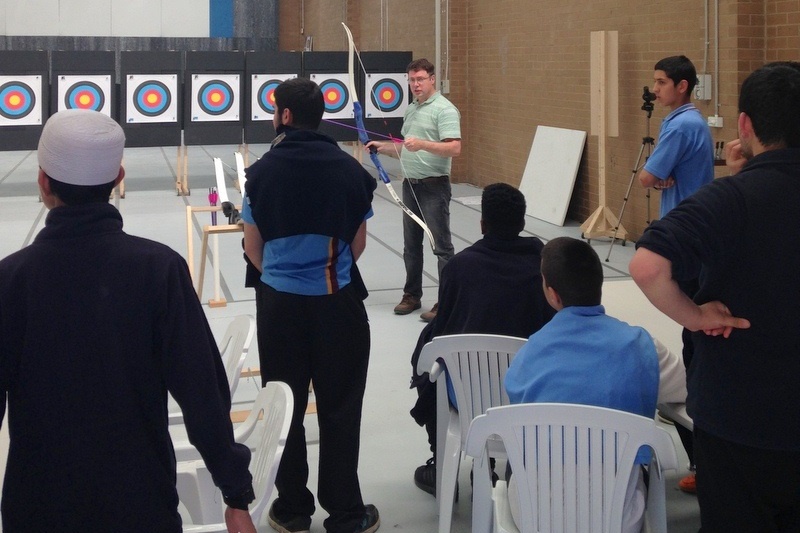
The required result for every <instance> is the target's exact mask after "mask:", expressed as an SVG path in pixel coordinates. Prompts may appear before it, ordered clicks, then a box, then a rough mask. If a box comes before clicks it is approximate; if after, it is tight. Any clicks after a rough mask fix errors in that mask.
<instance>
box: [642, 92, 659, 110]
mask: <svg viewBox="0 0 800 533" xmlns="http://www.w3.org/2000/svg"><path fill="white" fill-rule="evenodd" d="M655 99H656V94H655V93H651V92H650V89H649V88H648V87H647V85H645V86H644V91H642V100H644V104H642V111H647V113H648V115H649V114H650V112H652V111H653V101H655Z"/></svg>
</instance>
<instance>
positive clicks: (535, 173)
mask: <svg viewBox="0 0 800 533" xmlns="http://www.w3.org/2000/svg"><path fill="white" fill-rule="evenodd" d="M585 142H586V132H585V131H579V130H568V129H564V128H553V127H550V126H539V127H538V128H537V129H536V135H535V136H534V137H533V144H532V146H531V151H530V154H529V155H528V163H527V164H526V165H525V172H523V174H522V182H521V183H520V185H519V190H520V191H522V194H524V195H525V201H526V203H527V206H528V207H527V210H526V212H525V214H527V215H530V216H532V217H535V218H538V219H539V220H544V221H545V222H549V223H551V224H555V225H557V226H563V225H564V220H565V219H566V217H567V208H568V207H569V200H570V198H571V197H572V189H573V187H574V186H575V178H576V177H577V175H578V166H579V165H580V162H581V154H582V153H583V146H584V143H585Z"/></svg>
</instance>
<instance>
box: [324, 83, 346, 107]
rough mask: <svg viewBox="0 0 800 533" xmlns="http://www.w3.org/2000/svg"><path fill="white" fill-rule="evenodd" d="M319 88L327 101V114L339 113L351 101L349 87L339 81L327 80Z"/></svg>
mask: <svg viewBox="0 0 800 533" xmlns="http://www.w3.org/2000/svg"><path fill="white" fill-rule="evenodd" d="M319 88H320V90H321V91H322V98H323V99H324V101H325V112H326V113H338V112H340V111H342V110H343V109H344V108H345V107H346V106H347V103H348V102H349V101H350V99H349V96H348V95H349V94H350V93H349V91H348V90H347V86H346V85H345V84H344V83H342V82H341V81H339V80H325V81H323V82H322V83H320V84H319Z"/></svg>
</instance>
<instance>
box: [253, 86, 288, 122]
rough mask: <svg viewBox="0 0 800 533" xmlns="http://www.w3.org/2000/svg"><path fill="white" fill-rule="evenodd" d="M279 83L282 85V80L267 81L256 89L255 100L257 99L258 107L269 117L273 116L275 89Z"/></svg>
mask: <svg viewBox="0 0 800 533" xmlns="http://www.w3.org/2000/svg"><path fill="white" fill-rule="evenodd" d="M281 83H283V81H282V80H275V79H272V80H267V81H265V82H264V83H263V84H262V85H261V86H260V87H259V88H258V93H257V95H256V98H257V99H258V100H257V101H258V107H260V108H261V110H262V111H264V112H266V113H269V114H270V115H274V114H275V89H276V88H277V87H278V85H280V84H281Z"/></svg>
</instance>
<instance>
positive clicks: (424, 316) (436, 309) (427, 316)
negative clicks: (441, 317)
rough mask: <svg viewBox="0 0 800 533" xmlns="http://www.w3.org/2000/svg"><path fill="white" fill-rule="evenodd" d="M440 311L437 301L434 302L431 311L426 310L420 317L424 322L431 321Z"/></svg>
mask: <svg viewBox="0 0 800 533" xmlns="http://www.w3.org/2000/svg"><path fill="white" fill-rule="evenodd" d="M438 312H439V302H436V303H435V304H433V307H432V308H431V310H430V311H425V312H424V313H422V314H421V315H419V317H420V318H421V319H422V320H423V321H424V322H430V321H431V320H433V319H434V318H436V313H438Z"/></svg>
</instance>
